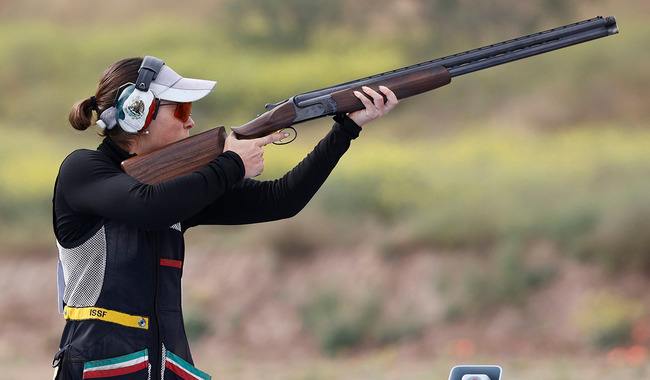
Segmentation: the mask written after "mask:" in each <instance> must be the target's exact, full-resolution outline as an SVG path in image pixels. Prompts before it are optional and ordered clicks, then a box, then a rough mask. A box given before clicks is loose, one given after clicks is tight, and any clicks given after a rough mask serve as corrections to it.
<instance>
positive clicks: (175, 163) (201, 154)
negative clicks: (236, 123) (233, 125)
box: [121, 126, 227, 185]
mask: <svg viewBox="0 0 650 380" xmlns="http://www.w3.org/2000/svg"><path fill="white" fill-rule="evenodd" d="M226 137H227V136H226V129H225V128H224V127H223V126H221V127H216V128H212V129H209V130H207V131H205V132H201V133H198V134H196V135H194V136H190V137H188V138H186V139H183V140H180V141H177V142H175V143H173V144H170V145H167V146H166V147H164V148H161V149H158V150H155V151H153V152H150V153H146V154H142V155H138V156H135V157H132V158H129V159H127V160H125V161H123V162H122V165H121V166H122V170H123V171H124V172H125V173H126V174H128V175H130V176H131V177H133V178H135V179H137V180H138V181H140V182H142V183H147V184H150V185H155V184H157V183H160V182H163V181H167V180H169V179H172V178H176V177H180V176H183V175H186V174H190V173H193V172H195V171H197V170H199V169H201V168H202V167H204V166H205V165H207V164H208V162H210V161H212V160H214V159H215V158H217V156H219V155H220V154H221V153H222V152H223V144H224V142H225V141H226Z"/></svg>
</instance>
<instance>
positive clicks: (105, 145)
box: [97, 137, 136, 165]
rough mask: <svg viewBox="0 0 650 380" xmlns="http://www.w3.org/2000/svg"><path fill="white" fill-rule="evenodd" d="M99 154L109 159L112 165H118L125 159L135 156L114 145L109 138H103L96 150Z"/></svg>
mask: <svg viewBox="0 0 650 380" xmlns="http://www.w3.org/2000/svg"><path fill="white" fill-rule="evenodd" d="M97 150H99V151H100V152H102V153H104V154H105V155H106V156H108V158H110V159H111V161H113V162H114V163H116V164H117V165H119V164H120V163H121V162H122V161H124V160H126V159H127V158H131V157H133V156H136V154H131V153H129V152H127V151H125V150H124V149H122V148H120V146H119V145H117V144H116V143H115V141H113V140H112V139H111V138H110V137H105V138H104V141H102V143H101V144H100V145H99V147H98V148H97Z"/></svg>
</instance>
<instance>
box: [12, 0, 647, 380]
mask: <svg viewBox="0 0 650 380" xmlns="http://www.w3.org/2000/svg"><path fill="white" fill-rule="evenodd" d="M597 15H601V16H610V15H614V16H616V17H617V20H618V23H619V27H620V30H621V33H620V34H619V35H616V36H612V37H607V38H605V39H601V40H597V41H592V42H589V43H586V44H582V45H579V46H575V47H571V48H568V49H563V50H561V51H557V52H553V53H549V54H545V55H542V56H538V57H533V58H530V59H526V60H524V61H519V62H515V63H510V64H507V65H503V66H500V67H496V68H492V69H489V70H485V71H482V72H478V73H473V74H470V75H466V76H462V77H458V78H455V79H454V80H453V81H452V83H451V84H450V85H449V86H446V87H443V88H441V89H439V90H437V91H434V92H431V93H427V94H424V95H420V96H418V97H415V98H411V99H408V100H406V101H404V102H403V103H402V104H401V105H400V107H399V108H398V109H397V110H395V111H394V112H393V113H391V114H390V115H389V116H387V117H386V118H384V119H382V120H380V121H378V122H375V123H373V124H370V125H369V126H368V127H366V128H364V131H363V133H362V136H361V138H359V139H358V140H357V141H355V142H354V143H353V147H352V149H351V150H350V152H349V153H348V154H347V155H346V156H345V157H344V158H343V160H342V161H341V163H340V164H339V166H338V167H337V169H336V170H335V172H334V173H333V175H332V177H331V178H330V180H329V181H328V182H327V183H326V184H325V186H324V187H323V189H322V190H321V191H320V192H319V194H318V195H317V196H316V197H315V199H314V200H313V202H312V203H311V204H310V205H309V206H308V207H307V209H305V210H304V212H303V213H301V214H300V215H298V216H297V217H295V218H293V219H290V220H287V221H282V222H277V223H270V224H263V225H259V226H245V227H211V228H199V229H196V230H195V231H190V232H189V233H188V236H187V263H186V267H185V288H184V302H185V306H186V311H187V320H186V324H187V328H188V331H189V332H190V334H191V336H192V341H193V353H194V356H195V361H196V363H197V366H198V367H199V368H202V369H203V370H205V371H207V372H210V373H211V374H213V376H214V377H215V378H237V379H261V378H265V379H266V378H280V379H443V378H446V377H447V375H448V372H449V369H450V368H451V367H452V366H454V365H457V364H476V363H490V364H498V365H501V366H503V367H504V370H505V376H504V378H510V379H574V378H579V377H586V376H590V377H598V378H604V377H614V376H615V377H617V378H623V377H634V378H648V377H649V376H650V366H649V360H650V359H649V358H648V349H649V348H650V295H649V293H648V292H647V289H648V288H649V286H650V279H649V277H648V275H649V274H650V130H649V128H648V127H649V122H648V119H649V117H650V106H649V102H650V100H649V99H650V86H649V85H650V69H649V67H650V66H649V64H650V27H648V21H650V3H649V2H647V1H643V0H622V1H619V0H617V1H613V0H594V1H587V0H570V1H561V0H530V1H517V0H498V1H497V0H483V1H475V0H474V1H473V0H431V1H425V0H401V1H388V0H356V1H341V0H331V1H304V0H274V1H264V0H210V1H207V0H202V1H193V2H179V1H169V0H158V1H152V0H143V1H139V2H134V1H127V0H113V1H111V2H104V3H97V2H90V1H73V0H48V1H45V2H43V1H35V0H2V1H0V46H1V47H2V49H1V50H0V89H1V90H2V91H0V136H1V137H0V263H1V265H0V286H1V288H2V292H1V295H0V321H1V323H0V368H2V370H1V371H0V379H36V378H42V377H43V376H50V371H51V369H50V368H49V363H50V361H51V357H52V355H53V354H54V353H55V352H56V350H57V347H58V339H59V336H60V331H61V329H62V326H63V320H62V318H61V316H59V315H58V314H57V313H56V301H55V299H56V286H55V272H56V266H55V265H56V255H57V252H56V246H55V241H54V237H53V234H52V232H51V198H52V188H53V182H54V179H55V177H56V174H57V170H58V167H59V165H60V163H61V161H62V160H63V158H64V157H65V156H66V155H67V154H69V153H70V152H71V151H72V150H74V149H77V148H90V149H93V148H95V147H96V146H97V145H98V144H99V142H100V138H99V137H98V136H97V135H96V134H95V133H94V132H93V131H92V130H89V131H86V132H85V133H78V132H75V131H73V129H72V128H71V127H70V126H69V124H68V123H67V116H68V112H69V109H70V107H71V106H72V104H73V103H75V102H76V101H77V100H79V99H81V98H86V97H89V96H91V95H93V94H94V91H95V89H96V85H97V82H98V79H99V76H100V74H101V72H102V71H103V70H104V69H105V68H106V67H108V66H109V65H110V64H112V63H113V62H114V61H116V60H118V59H121V58H123V57H128V56H144V55H154V56H157V57H160V58H163V59H164V60H165V61H166V63H167V64H169V65H170V66H171V67H173V68H174V69H175V70H176V71H178V72H179V73H181V75H184V76H188V77H197V78H206V79H215V80H217V81H218V82H219V84H218V86H217V88H216V90H215V92H214V93H213V94H211V95H210V96H209V97H208V98H206V99H204V100H202V101H200V102H198V103H196V105H195V110H194V113H193V118H194V119H195V121H196V123H197V127H196V130H197V132H198V131H202V130H206V129H208V128H211V127H214V126H217V125H225V126H227V127H229V126H235V125H241V124H244V123H245V122H247V121H249V120H250V119H252V118H254V117H255V115H257V114H259V113H261V112H262V111H263V110H264V109H263V105H264V104H265V103H275V102H278V101H281V100H284V99H286V98H288V97H290V96H292V95H295V94H298V93H301V92H305V91H309V90H313V89H317V88H321V87H326V86H329V85H333V84H337V83H341V82H345V81H349V80H353V79H357V78H359V77H364V76H367V75H371V74H375V73H379V72H383V71H387V70H391V69H394V68H397V67H402V66H406V65H410V64H414V63H417V62H421V61H425V60H430V59H433V58H437V57H441V56H445V55H449V54H453V53H457V52H461V51H465V50H469V49H473V48H476V47H480V46H483V45H487V44H491V43H495V42H499V41H502V40H506V39H510V38H514V37H518V36H521V35H526V34H531V33H534V32H538V31H541V30H546V29H549V28H553V27H556V26H561V25H565V24H568V23H572V22H576V21H580V20H584V19H587V18H592V17H594V16H597ZM330 124H331V120H330V119H323V120H317V121H313V122H310V123H308V124H303V125H300V126H299V127H298V130H299V136H298V139H297V141H295V142H294V143H292V144H290V145H288V146H284V147H275V146H272V147H267V148H266V155H265V157H266V167H267V169H266V171H265V173H264V175H263V178H264V179H271V178H276V177H278V176H280V175H282V174H283V173H284V172H286V171H287V170H289V169H290V168H291V167H293V165H295V164H296V163H297V162H299V160H300V159H301V158H302V157H303V156H304V155H305V154H306V153H307V152H309V151H310V149H311V148H312V147H313V146H314V145H315V144H316V142H317V141H318V139H319V138H320V137H322V136H323V135H324V134H325V133H326V132H327V130H328V129H329V127H330Z"/></svg>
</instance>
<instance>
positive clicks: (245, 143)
mask: <svg viewBox="0 0 650 380" xmlns="http://www.w3.org/2000/svg"><path fill="white" fill-rule="evenodd" d="M287 137H289V134H288V133H284V132H276V133H272V134H270V135H267V136H264V137H259V138H256V139H239V138H237V136H236V135H235V133H234V132H231V133H230V135H228V138H226V141H225V143H224V146H223V151H224V152H227V151H231V152H235V153H237V154H238V155H239V157H240V158H241V160H242V161H243V162H244V167H245V168H246V174H245V175H244V178H253V177H257V176H258V175H260V174H262V172H263V171H264V149H262V148H263V147H264V146H266V145H268V144H271V143H274V142H276V141H280V140H282V139H284V138H287Z"/></svg>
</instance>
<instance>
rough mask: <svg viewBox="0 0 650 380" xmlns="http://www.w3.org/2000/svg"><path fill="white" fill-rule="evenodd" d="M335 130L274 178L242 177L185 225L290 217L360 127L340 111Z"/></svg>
mask: <svg viewBox="0 0 650 380" xmlns="http://www.w3.org/2000/svg"><path fill="white" fill-rule="evenodd" d="M334 120H335V121H336V123H335V124H334V126H333V127H332V130H331V131H330V132H329V133H328V134H327V135H326V136H325V137H324V138H323V139H322V140H321V141H320V142H319V143H318V144H317V145H316V147H315V148H314V149H313V150H312V151H311V152H310V153H309V154H308V155H307V157H305V158H304V159H303V160H302V161H301V162H300V163H299V164H298V165H297V166H296V167H294V168H293V169H292V170H291V171H289V172H288V173H286V174H285V175H284V176H283V177H281V178H279V179H276V180H272V181H257V180H252V179H248V180H243V181H241V182H239V183H237V184H236V185H235V186H233V187H232V188H231V189H230V190H229V191H228V192H227V193H226V194H224V195H223V196H222V197H219V198H218V199H217V200H216V201H215V202H214V203H213V204H211V205H210V206H208V207H207V208H205V209H204V210H203V211H201V212H200V213H199V214H197V215H196V216H194V217H192V218H191V219H189V220H188V221H187V222H186V223H185V225H184V227H185V228H189V227H192V226H196V225H200V224H248V223H259V222H268V221H272V220H278V219H284V218H289V217H292V216H294V215H296V214H297V213H298V212H300V211H301V210H302V209H303V208H304V207H305V206H306V205H307V203H309V201H310V200H311V199H312V197H313V196H314V194H316V192H317V191H318V189H319V188H320V187H321V186H322V185H323V183H324V182H325V180H326V179H327V177H328V176H329V175H330V173H331V172H332V170H333V169H334V167H335V166H336V165H337V163H338V162H339V159H340V158H341V157H342V156H343V154H344V153H345V152H346V151H347V150H348V148H349V147H350V143H351V141H352V140H353V139H355V138H357V137H358V136H359V133H360V132H361V128H360V127H359V126H358V125H357V124H356V123H354V121H352V120H351V119H350V118H348V117H347V116H344V115H337V116H336V117H335V118H334Z"/></svg>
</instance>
